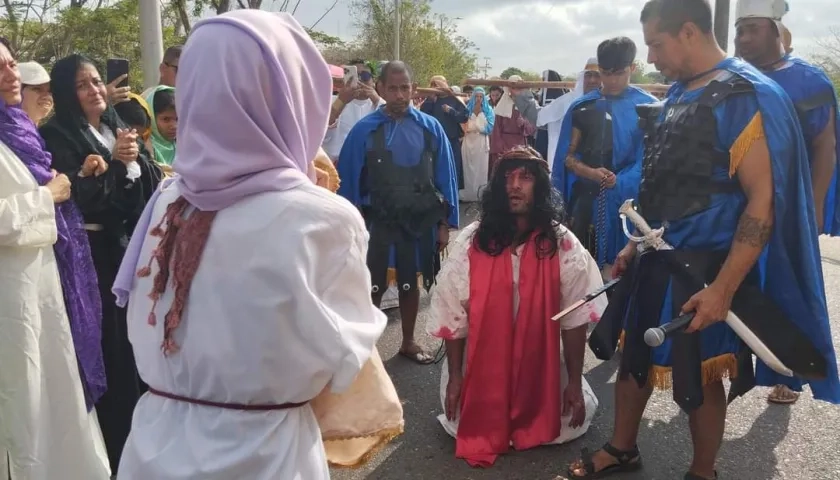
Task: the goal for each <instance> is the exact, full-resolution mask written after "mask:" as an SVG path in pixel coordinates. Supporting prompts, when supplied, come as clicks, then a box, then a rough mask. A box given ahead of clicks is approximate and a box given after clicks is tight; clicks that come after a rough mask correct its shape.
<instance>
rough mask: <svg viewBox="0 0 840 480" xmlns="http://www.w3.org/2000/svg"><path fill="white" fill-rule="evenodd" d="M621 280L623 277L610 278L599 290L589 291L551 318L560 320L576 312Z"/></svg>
mask: <svg viewBox="0 0 840 480" xmlns="http://www.w3.org/2000/svg"><path fill="white" fill-rule="evenodd" d="M619 280H621V277H618V278H616V279H613V280H610V281H609V282H607V283H605V284H604V286H603V287H599V288H598V289H597V290H595V291H593V292H590V293H587V294H586V296H584V297H583V298H581V299H580V300H578V301H576V302H575V303H573V304H571V305H569V306H568V307H566V309H565V310H563V311H562V312H560V313H558V314H557V315H555V316H553V317H551V319H552V320H554V321H557V320H560V319H561V318H563V317H565V316H566V315H568V314H570V313H572V312H574V311H575V310H577V309H578V308H580V307H582V306H584V305H586V304H587V303H589V302H591V301H592V300H595V299H596V298H598V297H600V296H601V295H602V294H604V293H605V292H607V291H608V290H610V289H612V288H613V287H614V286H615V285H616V284H617V283H618V281H619Z"/></svg>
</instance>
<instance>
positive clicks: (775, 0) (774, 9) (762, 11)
mask: <svg viewBox="0 0 840 480" xmlns="http://www.w3.org/2000/svg"><path fill="white" fill-rule="evenodd" d="M787 12H788V4H787V2H786V1H785V0H738V3H737V4H736V5H735V22H736V23H737V22H738V21H739V20H743V19H745V18H769V19H770V20H775V21H777V22H779V21H781V20H782V17H784V16H785V14H786V13H787Z"/></svg>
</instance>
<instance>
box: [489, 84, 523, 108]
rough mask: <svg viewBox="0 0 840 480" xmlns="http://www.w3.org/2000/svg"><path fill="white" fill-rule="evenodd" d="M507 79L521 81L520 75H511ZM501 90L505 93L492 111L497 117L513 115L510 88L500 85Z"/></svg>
mask: <svg viewBox="0 0 840 480" xmlns="http://www.w3.org/2000/svg"><path fill="white" fill-rule="evenodd" d="M508 80H510V81H511V82H521V81H522V77H520V76H519V75H511V76H510V78H508ZM502 90H503V91H504V92H505V94H504V95H502V98H500V99H499V103H498V104H496V108H495V109H494V110H493V111H494V112H495V113H496V116H497V117H505V118H511V117H512V116H513V107H514V104H513V99H512V98H510V89H509V88H508V87H502Z"/></svg>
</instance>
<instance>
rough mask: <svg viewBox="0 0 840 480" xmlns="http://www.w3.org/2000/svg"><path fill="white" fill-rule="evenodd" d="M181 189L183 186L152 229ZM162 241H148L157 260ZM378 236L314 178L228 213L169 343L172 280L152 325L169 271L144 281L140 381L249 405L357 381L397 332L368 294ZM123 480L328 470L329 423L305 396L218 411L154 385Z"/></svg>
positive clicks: (133, 317)
mask: <svg viewBox="0 0 840 480" xmlns="http://www.w3.org/2000/svg"><path fill="white" fill-rule="evenodd" d="M178 197H179V190H178V184H177V182H173V183H172V184H171V185H169V186H167V187H166V188H165V189H164V190H163V191H162V192H161V195H160V197H159V200H158V202H157V203H156V204H155V206H154V210H153V213H152V217H151V226H152V227H153V226H155V225H157V224H158V223H159V221H160V218H161V217H162V215H163V214H164V212H165V210H166V207H167V206H168V205H169V204H170V203H172V202H173V201H175V200H176V199H177V198H178ZM157 240H158V239H157V238H156V237H148V238H147V239H146V241H145V242H144V245H143V248H142V251H141V254H140V260H139V265H138V268H139V267H140V266H143V265H146V264H147V262H148V259H149V256H150V253H151V251H152V249H153V248H155V247H156V246H157V244H158V242H157ZM367 244H368V234H367V230H366V229H365V225H364V223H363V221H362V218H361V215H360V214H359V212H358V210H357V209H356V208H354V207H353V206H352V205H350V203H348V202H347V201H346V200H344V199H343V198H341V197H339V196H338V195H335V194H333V193H331V192H329V191H328V190H326V189H323V188H321V187H318V186H315V185H312V184H306V185H302V186H299V187H296V188H294V189H291V190H287V191H283V192H269V193H263V194H259V195H254V196H251V197H248V198H246V199H243V200H241V201H239V202H238V203H236V204H234V205H232V206H230V207H228V208H226V209H224V210H222V211H220V212H219V213H218V215H217V216H216V219H215V221H214V222H213V226H212V229H211V231H210V236H209V239H208V241H207V245H206V248H205V251H204V254H203V257H202V261H201V264H200V266H199V268H198V270H197V272H196V274H195V277H194V279H193V282H192V286H191V288H190V296H189V298H188V300H187V304H186V308H185V310H184V316H183V318H182V320H181V325H180V326H179V327H178V329H177V330H176V331H175V332H174V335H173V338H174V339H175V341H176V342H177V343H178V345H179V346H180V351H179V352H177V353H175V354H172V355H170V356H168V357H166V356H164V355H163V353H162V352H161V349H160V346H161V341H162V339H163V327H164V322H163V318H164V316H165V314H166V312H167V311H169V308H170V306H171V303H172V298H173V288H172V285H171V283H170V285H169V287H168V288H167V290H166V293H164V295H163V296H162V297H161V299H160V302H159V304H158V306H157V309H156V310H155V312H156V314H157V318H158V319H159V320H158V322H157V325H156V326H150V325H149V324H148V317H149V312H150V310H151V308H152V302H151V300H149V297H148V294H149V292H150V291H151V290H152V280H153V278H154V275H155V274H156V272H157V271H158V268H157V264H156V263H154V264H152V274H151V276H149V277H145V278H136V280H135V284H134V287H133V289H132V291H131V296H130V300H129V303H128V336H129V339H130V340H131V343H132V345H133V346H134V355H135V358H136V361H137V368H138V371H139V372H140V376H141V378H142V379H143V380H144V381H145V382H146V383H148V384H149V385H150V386H151V387H153V388H155V389H157V390H160V391H164V392H168V393H173V394H177V395H181V396H185V397H189V398H195V399H201V400H208V401H214V402H224V403H239V404H263V405H265V404H282V403H289V402H304V401H308V400H311V399H312V398H314V397H315V396H316V395H318V394H319V393H320V392H321V391H322V390H323V389H324V387H326V386H327V385H328V384H330V382H331V383H332V390H333V391H342V390H344V389H346V388H347V387H348V386H349V385H350V384H351V383H352V381H353V379H354V378H355V377H356V374H357V373H358V372H359V371H360V370H361V368H362V365H363V364H364V363H365V361H367V359H368V357H369V356H370V354H371V350H372V349H373V347H374V345H375V344H376V341H377V339H378V338H379V336H380V335H381V334H382V332H383V330H384V328H385V322H386V319H385V315H384V314H383V313H381V312H380V311H378V310H377V309H376V308H375V307H374V306H373V304H372V303H371V299H370V284H371V283H370V282H371V280H370V273H369V272H368V269H367V267H366V265H365V258H366V255H367ZM119 475H120V480H150V479H154V480H188V479H189V480H197V479H200V480H233V479H243V480H245V479H247V480H320V479H327V478H329V470H328V468H327V461H326V457H325V453H324V446H323V443H322V442H321V435H320V432H319V428H318V423H317V421H316V419H315V416H314V414H313V412H312V409H311V408H310V407H309V406H308V405H306V406H303V407H300V408H294V409H287V410H273V411H266V412H254V411H241V410H230V409H222V408H217V407H206V406H200V405H195V404H190V403H185V402H182V401H176V400H170V399H166V398H162V397H160V396H156V395H153V394H150V393H147V394H146V395H144V396H143V397H142V398H141V399H140V401H139V403H138V404H137V407H136V409H135V411H134V418H133V423H132V430H131V434H130V435H129V438H128V441H127V443H126V445H125V449H124V450H123V456H122V461H121V462H120V473H119Z"/></svg>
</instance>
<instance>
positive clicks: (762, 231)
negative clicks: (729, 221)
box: [735, 213, 773, 248]
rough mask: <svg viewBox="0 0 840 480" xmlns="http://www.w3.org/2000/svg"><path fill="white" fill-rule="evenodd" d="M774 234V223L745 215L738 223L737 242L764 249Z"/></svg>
mask: <svg viewBox="0 0 840 480" xmlns="http://www.w3.org/2000/svg"><path fill="white" fill-rule="evenodd" d="M772 233H773V224H772V223H770V222H766V221H764V220H762V219H760V218H756V217H753V216H752V215H750V214H748V213H744V214H743V215H741V219H740V220H739V221H738V229H737V230H735V241H736V242H741V243H745V244H747V245H749V246H751V247H754V248H763V247H764V245H766V244H767V242H768V241H769V240H770V235H771V234H772Z"/></svg>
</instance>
